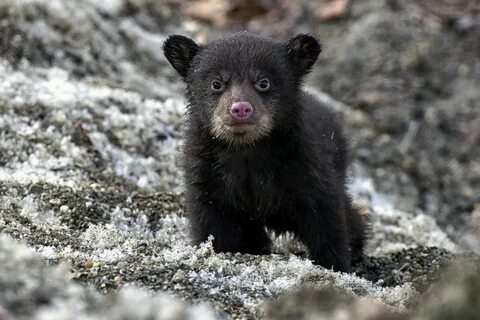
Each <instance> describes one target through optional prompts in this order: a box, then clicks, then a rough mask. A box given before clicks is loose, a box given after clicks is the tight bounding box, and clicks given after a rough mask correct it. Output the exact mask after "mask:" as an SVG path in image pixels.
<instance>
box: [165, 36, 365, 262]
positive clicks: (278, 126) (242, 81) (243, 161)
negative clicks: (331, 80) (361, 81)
mask: <svg viewBox="0 0 480 320" xmlns="http://www.w3.org/2000/svg"><path fill="white" fill-rule="evenodd" d="M186 39H188V38H185V37H181V36H173V37H170V38H169V39H168V40H167V41H166V43H165V44H164V51H165V55H166V56H167V58H168V60H169V61H170V62H171V63H172V65H173V67H174V68H175V69H176V70H177V71H178V72H179V73H180V75H182V77H184V79H185V82H186V84H187V98H188V101H189V106H188V112H187V123H186V139H185V146H184V170H185V176H186V198H187V211H188V214H189V217H190V220H191V225H192V234H193V238H194V242H195V243H197V244H198V243H201V242H203V241H205V240H206V239H207V238H208V236H209V235H213V236H214V242H213V245H214V249H215V250H216V251H217V252H226V251H228V252H242V253H252V254H264V253H268V251H269V247H270V239H269V237H268V236H267V233H266V229H265V227H267V228H269V229H272V230H275V231H277V232H287V231H290V232H293V233H294V234H295V235H297V236H298V237H299V239H301V240H302V241H303V242H304V243H305V244H306V245H307V247H308V248H309V250H310V254H311V257H312V258H313V260H314V262H315V263H317V264H319V265H322V266H324V267H326V268H333V269H334V270H339V271H350V267H351V263H352V260H356V259H358V258H359V257H361V255H362V250H363V243H364V239H365V223H364V221H363V219H362V217H361V215H360V214H359V212H358V211H357V210H356V209H355V208H354V207H353V206H352V203H351V199H350V197H349V195H348V193H347V190H346V167H347V145H346V141H345V138H344V136H343V134H342V130H341V127H340V125H339V123H338V122H337V119H336V116H335V114H334V113H333V112H331V111H330V110H328V109H327V108H325V107H324V106H322V105H321V104H320V103H319V102H318V101H317V100H316V99H315V98H313V97H312V96H310V95H309V94H307V93H305V92H303V91H302V90H301V82H302V77H303V76H304V75H305V74H307V73H308V72H309V71H310V69H311V67H312V65H313V64H314V62H315V60H316V59H317V57H318V55H319V53H320V45H319V44H318V42H317V41H316V40H315V39H314V38H313V37H311V36H309V35H299V36H297V37H295V38H293V39H291V40H290V41H288V42H286V43H278V42H274V41H272V40H270V39H265V38H261V37H258V36H255V35H252V34H250V33H248V32H242V33H237V34H235V35H233V36H231V37H229V38H225V39H221V40H217V41H214V42H211V43H209V44H207V45H204V46H197V45H196V44H195V43H194V42H193V41H192V40H190V39H188V40H186ZM224 71H225V72H227V73H228V76H226V78H228V79H225V83H226V85H228V86H233V84H235V83H236V84H238V86H239V87H240V88H244V89H245V91H241V92H247V91H248V90H250V87H248V86H250V85H251V83H252V81H255V80H254V79H256V78H255V77H258V74H261V75H262V76H268V78H269V79H270V82H271V90H269V92H267V93H258V96H259V97H260V98H259V99H261V101H262V103H263V105H265V110H266V111H264V112H265V114H268V115H269V116H271V117H272V119H273V126H272V128H271V130H269V132H268V134H265V135H263V136H262V137H261V138H258V139H256V140H255V141H254V143H248V144H232V142H231V141H226V140H224V139H219V138H218V137H216V136H214V135H213V134H212V132H211V130H210V128H211V126H212V117H214V115H213V113H214V110H215V109H216V108H223V107H224V106H222V105H221V104H220V102H219V101H220V97H221V95H219V94H213V93H212V92H211V90H210V81H211V79H212V78H214V77H216V76H218V74H221V73H222V72H224ZM255 75H257V76H255ZM242 86H243V87H242ZM247 89H248V90H247ZM249 92H250V91H249ZM255 94H256V93H255ZM254 107H255V106H254Z"/></svg>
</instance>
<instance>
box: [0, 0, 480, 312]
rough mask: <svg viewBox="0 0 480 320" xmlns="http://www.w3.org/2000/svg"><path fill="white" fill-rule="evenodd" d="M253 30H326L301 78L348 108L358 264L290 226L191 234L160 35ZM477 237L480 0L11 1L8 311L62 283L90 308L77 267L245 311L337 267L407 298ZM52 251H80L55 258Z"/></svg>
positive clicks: (4, 20) (279, 35)
mask: <svg viewBox="0 0 480 320" xmlns="http://www.w3.org/2000/svg"><path fill="white" fill-rule="evenodd" d="M241 30H249V31H251V32H255V33H258V34H260V35H263V36H268V37H273V38H275V39H277V40H279V41H286V40H288V39H289V38H290V37H292V36H294V35H296V34H297V33H310V34H312V35H314V36H315V37H317V38H318V39H319V40H320V42H321V43H322V47H323V51H322V53H321V55H320V59H319V61H318V62H317V63H316V65H315V68H314V70H313V72H312V73H311V74H310V75H309V76H308V78H307V81H306V83H305V85H306V87H307V88H308V90H311V91H313V92H315V94H317V96H319V97H321V98H322V100H323V101H325V102H326V103H327V104H329V105H330V106H332V107H335V108H336V110H338V111H340V112H341V113H342V114H343V116H344V119H345V122H346V126H345V127H346V128H347V131H348V132H347V133H348V136H349V138H350V140H351V146H352V147H351V154H350V156H351V160H352V166H351V168H350V177H351V189H352V193H353V194H354V195H355V200H356V201H357V203H358V204H359V205H361V206H362V207H364V209H365V211H367V212H369V213H370V215H371V217H372V230H373V232H372V236H371V239H370V241H369V246H368V248H367V258H366V260H365V262H364V263H363V265H360V266H359V267H358V268H357V270H356V271H357V276H354V275H352V276H351V277H347V276H344V275H339V274H335V273H333V272H329V271H328V270H323V269H321V268H316V267H313V266H311V264H310V263H309V262H308V260H306V259H305V257H306V252H305V250H303V249H302V248H298V246H297V244H295V243H293V244H292V243H291V242H290V240H291V239H286V238H280V239H276V247H275V248H274V252H275V253H277V254H274V255H269V256H262V257H249V256H248V255H242V256H235V257H232V256H231V255H230V256H227V255H213V254H211V252H210V253H209V252H208V250H207V249H208V248H207V247H204V248H203V249H202V248H200V249H198V248H193V247H192V246H190V243H189V239H188V231H187V230H188V222H187V220H186V218H185V217H184V210H183V207H182V203H183V202H182V198H181V197H182V195H181V194H182V191H183V187H182V178H181V172H180V171H179V169H178V168H179V167H178V161H179V154H180V153H179V151H180V149H181V146H182V137H183V133H182V132H183V127H182V124H183V120H182V114H183V113H184V112H185V100H184V98H183V89H184V86H183V83H182V82H181V80H180V78H179V77H178V75H176V74H175V72H174V70H173V69H172V68H171V66H170V65H169V64H168V62H167V61H166V59H165V57H164V56H163V52H162V50H161V47H162V43H163V41H164V40H165V39H166V37H167V36H168V35H170V34H182V35H186V36H189V37H191V38H193V39H194V40H195V41H197V42H199V43H205V42H208V41H210V40H212V39H217V38H219V37H222V36H224V35H227V34H231V33H232V32H236V31H241ZM5 235H6V236H8V237H12V238H14V239H16V240H21V241H24V242H26V243H27V245H28V246H29V247H33V248H34V249H35V251H36V252H37V253H39V254H40V255H42V257H43V258H42V260H41V261H40V260H38V259H37V260H35V261H36V262H34V263H33V264H32V262H31V261H32V260H31V258H30V256H28V255H23V254H15V253H18V252H24V251H22V250H24V249H23V247H22V246H21V245H18V244H17V243H16V242H13V241H11V240H10V239H8V238H7V237H6V236H5ZM4 236H5V237H4ZM479 238H480V1H479V0H357V1H354V0H350V1H349V0H322V1H320V0H318V1H308V0H299V1H286V0H233V1H227V0H199V1H187V0H163V1H160V0H104V1H97V0H0V261H1V263H0V264H1V265H2V268H4V269H2V272H3V270H6V271H5V272H4V273H0V287H2V284H5V285H4V286H3V287H2V288H6V290H0V305H2V301H7V302H8V301H11V305H10V306H13V307H11V308H10V309H8V308H7V310H10V311H11V312H13V315H20V316H24V315H31V314H33V313H32V312H33V311H35V312H36V311H38V310H40V311H41V308H42V306H43V305H44V304H45V303H46V302H49V301H51V299H53V298H51V297H58V298H59V299H63V300H61V301H62V303H63V304H64V305H66V306H74V307H72V310H74V309H75V308H76V307H78V301H83V302H85V303H84V304H83V306H84V307H83V308H84V309H82V310H83V311H82V312H84V314H89V312H90V311H89V310H90V309H91V308H90V307H88V306H92V305H94V303H93V302H92V301H96V300H97V299H100V298H98V296H95V298H92V299H90V298H88V297H89V296H88V295H85V296H82V297H83V298H79V296H78V295H76V294H75V293H71V292H73V291H72V290H70V291H68V292H70V293H68V294H67V293H65V292H66V291H67V290H64V288H65V287H66V286H67V284H66V283H68V286H75V285H76V284H72V283H73V282H72V281H70V280H71V278H72V277H73V278H74V279H76V280H78V281H79V282H84V283H88V284H92V285H93V286H95V288H96V289H97V290H98V291H100V292H102V293H108V292H111V291H115V290H117V289H119V288H121V287H122V286H123V285H124V284H125V285H126V284H136V285H139V286H141V287H144V289H145V288H146V289H148V290H151V291H164V290H165V291H168V292H170V293H173V294H175V295H177V296H178V297H182V298H185V299H187V300H188V301H190V300H195V299H201V300H208V301H214V302H215V303H216V304H218V305H220V309H222V310H223V311H224V312H227V313H228V314H237V315H239V316H240V315H246V317H247V318H248V317H249V316H258V315H259V314H261V312H262V308H261V307H260V306H261V303H263V301H264V299H270V298H272V297H277V296H278V295H279V294H281V293H284V292H286V291H289V290H291V289H296V288H298V287H299V286H300V285H310V286H312V287H317V288H318V287H320V288H324V287H325V286H327V285H328V286H329V285H331V284H332V283H335V286H337V287H340V288H343V289H347V291H348V292H350V293H351V292H354V293H355V295H358V296H362V297H365V296H367V297H370V298H372V299H374V300H375V301H377V302H378V301H380V302H381V303H383V304H385V305H388V306H389V308H391V310H396V311H405V310H406V307H410V306H411V305H412V303H413V302H414V301H416V300H417V297H418V295H419V293H420V292H423V290H425V288H426V284H427V283H429V282H430V281H432V280H433V279H434V278H435V276H434V274H435V273H436V272H437V271H438V270H439V268H440V267H441V266H442V265H443V264H444V263H445V261H447V260H449V259H453V258H452V257H453V253H456V252H458V251H459V250H458V249H468V250H475V251H477V252H478V251H479V250H480V245H479V241H478V239H479ZM277 240H278V241H277ZM290 245H291V247H290ZM433 247H439V248H433ZM202 250H203V251H202ZM205 250H207V251H205ZM302 250H303V251H302ZM292 252H293V253H295V254H296V256H299V257H301V258H300V259H299V260H295V259H296V258H292V255H289V253H292ZM474 257H477V256H474ZM2 259H3V260H2ZM32 259H33V258H32ZM472 259H473V258H472ZM475 259H477V260H478V257H477V258H475ZM43 260H45V261H47V262H49V263H52V264H56V263H59V262H60V261H67V262H68V263H69V268H70V269H69V270H63V269H62V270H60V271H58V270H57V269H55V270H57V271H55V272H53V273H52V272H51V271H49V270H50V269H48V270H47V269H46V268H47V266H46V265H45V264H44V263H43V262H44V261H43ZM477 262H478V261H477ZM48 267H50V266H48ZM52 270H53V269H52ZM475 270H476V271H475ZM475 270H474V272H473V275H474V276H473V278H472V279H476V280H475V281H476V282H472V281H470V280H466V281H465V282H466V283H474V284H475V286H476V287H475V288H473V289H472V290H476V291H469V292H478V288H479V284H478V283H479V282H478V268H477V269H475ZM40 273H41V275H40ZM455 273H456V274H459V273H462V272H455ZM17 278H19V279H20V278H22V279H23V280H22V281H23V282H16V280H15V279H17ZM40 278H41V279H47V280H46V281H45V282H41V281H40V282H39V281H37V279H40ZM12 279H13V280H12ZM365 279H368V280H369V281H366V280H365ZM453 282H458V281H456V280H455V281H453ZM19 283H20V284H21V283H24V284H32V285H31V286H30V287H29V288H30V289H28V290H25V291H21V290H17V289H18V287H20V286H21V285H19ZM82 288H83V287H82ZM82 290H87V289H85V288H83V289H82ZM447 291H448V290H447ZM450 291H451V290H450ZM450 291H449V292H450ZM82 292H83V291H82ZM142 292H143V291H142ZM452 292H453V291H452ZM455 292H457V291H455ZM135 296H138V294H137V293H136V292H134V291H132V292H130V293H128V291H127V293H126V295H124V296H123V298H122V295H120V300H117V302H116V305H115V306H113V307H112V308H114V309H115V310H117V312H118V313H119V314H121V315H123V314H124V313H125V312H127V311H128V310H127V311H125V310H124V309H122V308H128V306H129V304H128V303H125V302H124V301H122V299H124V300H125V301H130V300H131V299H132V297H135ZM140 296H141V297H140V298H138V299H139V301H150V300H148V299H150V298H149V297H148V295H146V296H145V297H144V296H142V295H140ZM309 296H310V295H309ZM311 296H315V295H311ZM320 296H322V295H321V294H320ZM327 296H328V297H331V296H332V295H331V293H328V294H327ZM334 296H335V295H333V297H334ZM464 296H465V297H467V298H468V297H471V296H472V295H471V294H467V295H464ZM473 296H475V295H473ZM462 297H463V296H462ZM456 298H458V297H454V299H453V298H452V299H450V298H448V299H447V300H449V301H450V300H451V301H453V302H452V303H453V304H456V303H457V301H458V300H456ZM2 299H3V300H2ZM9 299H10V300H9ZM79 299H83V300H79ZM105 299H107V298H105ZM108 299H110V298H108ZM142 299H143V300H142ZM299 299H300V300H302V301H303V300H305V299H303V298H302V297H301V296H300V298H299ZM322 299H323V298H322ZM307 300H308V299H307ZM433 300H434V301H437V296H435V294H434V295H433V298H432V301H433ZM102 301H103V302H102V305H104V307H102V308H101V309H98V310H100V311H98V312H100V313H102V312H104V313H105V314H107V315H110V311H109V310H110V309H109V308H110V305H109V303H107V302H105V301H106V300H102ZM308 301H310V300H308ZM315 301H316V300H312V305H313V306H317V305H318V303H316V302H315ZM469 301H470V300H469ZM83 302H82V303H83ZM62 303H59V304H58V306H62ZM149 303H151V304H152V306H153V307H152V308H153V309H152V310H156V309H154V306H161V307H162V308H163V305H162V304H161V303H159V302H158V301H156V300H155V301H153V302H152V301H150V302H149ZM295 303H296V302H295ZM342 303H343V302H342ZM470 303H471V301H470ZM281 304H283V303H282V302H281ZM440 304H442V303H440ZM52 305H53V304H51V305H50V306H51V307H52ZM133 305H142V304H141V303H138V304H137V303H133ZM164 305H167V306H169V305H171V303H170V302H168V301H167V302H165V303H164ZM85 306H87V307H85ZM360 306H362V305H360ZM441 307H442V306H440V307H439V309H438V310H440V311H439V314H442V313H443V312H442V311H441ZM473 307H474V308H478V306H477V304H475V305H474V306H473ZM52 308H56V306H55V305H53V307H52ZM158 308H160V307H158ZM455 308H456V306H454V308H453V309H454V310H457V309H455ZM133 309H135V308H133ZM133 309H132V310H133ZM276 309H278V308H277V307H272V310H273V311H275V310H276ZM286 309H288V308H286ZM359 309H361V310H364V309H365V308H363V307H361V308H359ZM367 309H368V308H367ZM58 310H60V311H59V312H60V313H59V314H62V313H61V311H62V309H61V308H60V309H58ZM58 310H57V311H58ZM389 310H390V309H389ZM465 310H466V309H465ZM130 311H131V310H130ZM137 311H138V310H137ZM137 311H135V312H137ZM140 311H142V310H140ZM140 311H138V312H140ZM223 311H222V312H223ZM273 311H272V312H273ZM5 312H6V310H4V309H2V307H1V306H0V318H2V317H3V316H4V315H5V314H7V313H5ZM52 312H53V311H52ZM95 312H97V311H95ZM188 312H190V311H188ZM192 312H194V311H192ZM286 312H287V314H288V312H289V310H286ZM472 312H473V313H472V314H473V315H474V316H473V317H472V319H474V318H475V317H476V316H477V315H478V311H475V310H474V311H472ZM98 314H99V313H97V316H98ZM102 314H103V313H102ZM7 315H8V314H7ZM47 315H48V314H47ZM456 316H458V314H456ZM60 318H61V317H60ZM63 318H64V317H63ZM63 318H62V319H63ZM352 318H354V319H357V318H358V317H354V316H352ZM460 318H462V319H463V317H460ZM2 319H3V318H2ZM7 319H8V318H7ZM44 319H52V318H51V317H48V316H47V317H46V318H44ZM72 319H73V318H72ZM358 319H360V318H358ZM362 319H363V318H362ZM369 319H372V318H369ZM379 319H380V318H379ZM381 319H384V318H381ZM431 319H438V317H437V316H432V317H431ZM464 319H467V318H464Z"/></svg>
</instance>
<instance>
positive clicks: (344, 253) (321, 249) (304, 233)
mask: <svg viewBox="0 0 480 320" xmlns="http://www.w3.org/2000/svg"><path fill="white" fill-rule="evenodd" d="M345 220H346V219H345V214H344V212H343V209H342V206H338V207H336V208H335V207H333V208H332V207H331V206H327V205H323V204H316V205H313V206H310V207H309V208H305V210H303V211H302V215H301V220H300V221H297V230H296V233H297V235H298V236H299V238H300V239H301V240H302V241H303V242H304V243H305V244H306V245H307V247H308V249H309V251H310V255H311V257H312V259H313V261H314V263H315V264H318V265H321V266H323V267H325V268H327V269H330V268H333V270H335V271H343V272H350V269H351V254H350V250H349V246H348V234H347V226H346V221H345Z"/></svg>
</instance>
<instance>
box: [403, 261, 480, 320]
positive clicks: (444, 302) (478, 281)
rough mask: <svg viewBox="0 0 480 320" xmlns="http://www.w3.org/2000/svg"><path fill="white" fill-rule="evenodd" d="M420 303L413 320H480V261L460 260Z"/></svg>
mask: <svg viewBox="0 0 480 320" xmlns="http://www.w3.org/2000/svg"><path fill="white" fill-rule="evenodd" d="M440 279H441V281H439V282H438V283H435V284H434V285H433V286H432V287H431V288H430V289H429V290H428V291H427V292H426V293H425V294H424V295H423V297H422V298H421V299H420V300H419V301H418V311H417V312H416V314H415V316H413V317H412V320H434V319H435V320H447V319H465V320H474V319H478V317H479V315H480V305H479V304H478V294H479V293H480V259H478V257H476V258H474V259H472V257H469V258H463V259H459V261H457V262H456V263H455V264H454V265H453V266H451V267H450V268H449V269H448V270H447V271H446V272H445V273H444V274H443V275H442V277H441V278H440Z"/></svg>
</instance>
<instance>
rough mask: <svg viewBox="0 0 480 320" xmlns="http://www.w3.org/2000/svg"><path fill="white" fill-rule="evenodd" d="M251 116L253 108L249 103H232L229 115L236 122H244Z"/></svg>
mask: <svg viewBox="0 0 480 320" xmlns="http://www.w3.org/2000/svg"><path fill="white" fill-rule="evenodd" d="M252 114H253V107H252V105H251V104H250V102H246V101H242V102H234V103H233V104H232V106H231V107H230V115H231V116H232V117H233V118H235V119H236V120H240V121H245V120H248V119H250V117H251V116H252Z"/></svg>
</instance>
